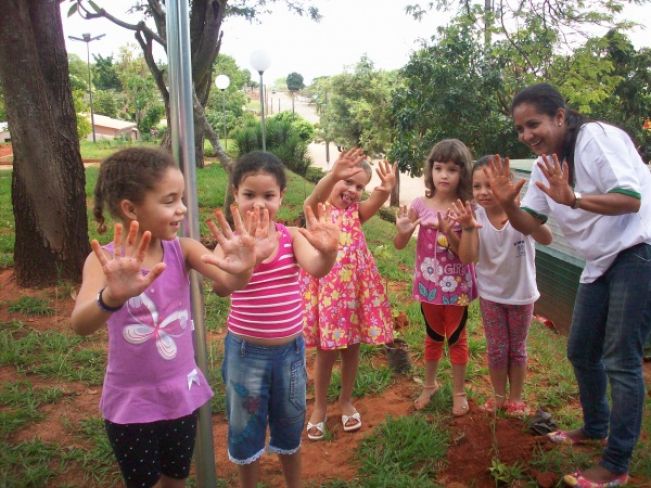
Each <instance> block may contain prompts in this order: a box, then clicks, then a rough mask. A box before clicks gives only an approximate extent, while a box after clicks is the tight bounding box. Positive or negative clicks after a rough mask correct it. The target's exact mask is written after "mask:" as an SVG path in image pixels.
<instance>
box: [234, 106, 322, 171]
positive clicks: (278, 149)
mask: <svg viewBox="0 0 651 488" xmlns="http://www.w3.org/2000/svg"><path fill="white" fill-rule="evenodd" d="M265 125H266V143H267V151H269V152H272V153H274V154H275V155H276V156H278V157H279V158H280V160H281V161H282V162H283V163H285V166H287V167H288V168H289V169H291V170H292V171H294V172H295V173H298V174H300V175H305V173H306V171H307V168H308V166H309V165H310V159H309V157H308V155H307V146H308V144H309V142H310V141H311V140H312V137H313V135H314V127H313V126H312V124H310V123H309V122H308V121H306V120H305V119H302V118H301V117H299V116H298V115H292V114H290V113H288V112H282V113H280V114H278V115H276V116H275V117H270V118H269V119H267V120H266V124H265ZM232 136H233V139H235V142H236V144H237V147H238V150H239V153H240V154H245V153H247V152H251V151H256V150H260V149H261V148H262V131H261V126H260V122H259V121H257V120H251V119H249V120H246V121H245V122H244V124H243V125H241V126H240V127H238V128H236V129H235V130H234V131H233V133H232Z"/></svg>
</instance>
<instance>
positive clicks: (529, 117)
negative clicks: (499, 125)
mask: <svg viewBox="0 0 651 488" xmlns="http://www.w3.org/2000/svg"><path fill="white" fill-rule="evenodd" d="M513 123H514V124H515V130H516V131H517V132H518V139H520V141H521V142H523V143H524V144H526V145H527V146H529V147H530V148H531V150H532V151H533V152H534V153H536V154H538V155H541V154H553V153H556V154H560V153H561V152H562V149H563V140H564V139H565V133H566V130H567V127H566V126H565V110H564V109H562V108H560V109H558V111H557V112H556V115H554V116H553V117H551V116H549V115H547V114H544V113H541V112H539V111H538V109H537V107H536V106H535V105H534V104H531V103H526V102H525V103H521V104H520V105H517V106H516V107H515V108H514V109H513Z"/></svg>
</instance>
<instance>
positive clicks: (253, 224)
mask: <svg viewBox="0 0 651 488" xmlns="http://www.w3.org/2000/svg"><path fill="white" fill-rule="evenodd" d="M231 211H232V214H233V223H234V224H235V232H233V230H232V229H231V226H230V225H229V224H228V222H227V221H226V218H225V217H224V214H223V212H222V211H221V210H220V209H216V210H215V217H216V219H217V222H218V223H219V227H217V224H215V222H214V221H213V220H207V221H206V224H207V225H208V228H209V229H210V232H211V233H212V235H213V237H214V238H215V239H216V240H217V243H218V244H219V247H215V250H214V252H213V254H205V255H203V256H201V259H202V260H203V262H205V263H208V264H212V265H214V266H217V267H218V268H220V269H222V270H224V271H226V272H227V273H230V274H239V273H242V272H246V271H248V270H250V269H251V268H253V266H255V263H256V254H255V237H254V236H253V235H251V234H252V233H253V234H254V235H259V236H260V238H261V239H262V238H263V237H264V236H266V234H265V229H263V228H262V223H261V219H260V218H259V215H258V214H256V213H255V212H250V213H249V214H248V215H247V216H246V224H244V223H243V222H242V216H241V215H240V211H239V209H238V208H237V207H236V206H233V207H231ZM266 232H267V233H268V232H269V221H268V220H267V228H266ZM219 252H221V256H220V255H219Z"/></svg>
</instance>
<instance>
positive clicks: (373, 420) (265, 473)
mask: <svg viewBox="0 0 651 488" xmlns="http://www.w3.org/2000/svg"><path fill="white" fill-rule="evenodd" d="M389 287H390V288H392V291H393V292H404V291H405V290H404V289H403V287H402V286H398V285H397V284H395V283H389ZM66 293H67V295H66ZM70 295H71V293H70V290H67V291H66V292H65V293H64V292H63V291H62V290H61V289H60V288H59V289H57V288H54V287H52V288H45V289H23V288H19V287H18V286H17V285H16V283H15V280H14V278H13V273H12V270H11V269H6V270H2V271H0V322H9V321H11V320H20V321H22V322H24V323H25V324H26V325H27V326H28V327H29V328H33V329H35V330H39V331H44V330H57V331H60V332H63V331H68V330H69V316H70V311H71V309H72V306H73V299H72V297H71V296H70ZM21 296H35V297H41V298H43V299H46V300H48V302H49V303H50V306H51V307H52V308H53V309H54V314H53V315H52V316H29V315H23V314H21V313H17V312H9V311H8V306H7V304H8V303H12V302H14V301H16V300H17V299H18V298H20V297H21ZM399 321H406V317H402V318H400V319H399ZM396 325H397V326H398V327H404V326H406V325H407V324H406V323H404V324H403V323H401V324H396ZM210 340H221V335H218V334H210ZM375 361H377V363H378V364H377V365H380V364H382V365H383V364H386V363H385V359H384V357H382V356H381V357H378V358H377V360H375V359H374V362H375ZM313 364H314V353H313V352H312V351H310V352H308V374H309V376H310V380H312V367H313ZM645 378H646V380H647V384H650V383H651V363H649V362H647V363H645ZM21 379H25V377H24V376H22V375H20V374H18V373H17V372H16V371H15V369H14V368H12V367H6V366H5V367H0V385H4V384H7V383H11V382H15V381H17V380H21ZM26 379H27V380H28V381H30V382H31V383H32V385H33V386H34V387H35V388H43V387H55V386H56V387H58V388H60V389H62V390H63V391H64V395H63V398H62V399H61V400H59V401H58V402H57V403H55V404H52V405H45V406H43V407H42V410H41V411H42V412H43V413H44V414H45V416H44V419H43V420H42V421H40V422H37V423H33V424H31V425H30V426H29V427H28V428H26V429H22V430H20V431H18V432H17V433H15V434H14V435H13V437H12V439H11V441H12V442H20V441H24V440H28V439H41V440H42V441H44V442H48V443H54V444H58V445H60V446H61V447H62V448H67V447H81V448H83V447H85V446H84V442H86V441H84V440H83V439H81V438H80V437H79V436H78V435H77V434H76V433H75V432H74V429H72V428H71V425H72V424H73V423H74V422H76V421H78V420H79V419H85V418H91V417H97V416H98V415H99V410H98V405H99V398H100V394H101V387H88V386H86V385H83V384H81V383H75V382H62V381H59V380H56V379H47V378H43V377H40V376H36V375H29V376H27V378H26ZM477 385H480V386H477ZM488 385H489V383H488V380H486V381H485V382H484V381H480V382H476V384H475V386H474V388H484V387H486V388H489V386H488ZM419 388H420V385H418V384H417V383H416V382H414V380H413V379H412V378H411V377H410V376H408V375H407V376H397V377H396V380H395V381H394V383H393V384H392V385H391V386H390V387H389V388H388V389H386V390H385V391H384V393H383V394H382V395H378V396H372V395H371V396H366V397H364V398H360V399H357V400H356V402H355V405H356V407H357V409H358V410H359V412H360V414H361V416H362V422H363V427H362V428H361V429H360V430H359V431H358V432H354V433H346V432H344V431H343V428H342V425H341V412H340V411H339V408H338V406H337V405H336V404H332V405H330V406H329V408H328V420H327V429H328V431H329V432H330V433H331V439H328V440H325V441H319V442H314V441H310V440H308V439H307V437H305V438H304V440H303V448H302V456H303V478H304V480H305V482H306V483H312V484H313V485H315V486H319V484H321V483H325V482H326V481H328V480H333V479H337V480H351V479H354V478H355V477H356V476H357V473H358V468H359V464H358V461H357V460H356V456H355V454H356V451H357V449H358V446H359V444H360V442H361V441H362V440H364V439H365V438H366V437H368V436H369V435H371V434H372V433H373V431H374V429H375V427H377V426H378V425H380V424H381V423H383V422H384V421H385V420H386V418H387V417H388V416H391V417H394V418H396V417H401V416H404V415H411V414H413V399H414V397H415V396H416V395H417V394H418V391H419ZM487 391H488V390H487ZM311 403H312V400H311V399H308V412H309V411H310V410H311V407H312V405H311ZM73 421H74V422H73ZM493 422H494V423H493ZM212 425H213V428H212V431H213V439H214V445H215V451H216V465H217V470H218V476H219V478H225V479H226V480H228V484H229V486H237V468H236V466H235V465H234V464H232V463H230V462H229V461H228V455H227V451H226V445H227V442H226V438H227V423H226V419H225V417H224V416H223V415H222V414H216V415H214V416H213V423H212ZM450 432H451V434H450V437H451V444H450V447H449V450H448V454H447V459H446V461H445V467H444V469H443V471H442V472H440V473H439V475H438V479H437V482H438V483H440V484H441V485H442V486H448V487H457V488H463V487H471V486H472V487H477V488H483V487H486V488H488V487H494V486H495V480H494V479H492V477H491V475H490V472H489V467H490V465H491V460H492V459H494V458H498V459H499V460H500V462H501V463H503V464H507V465H513V464H516V463H520V464H521V465H522V466H523V467H524V469H525V470H529V469H530V466H529V464H530V463H529V461H530V459H531V458H532V455H533V453H534V450H535V449H536V448H537V447H540V448H541V449H550V448H552V446H551V445H549V444H547V443H546V442H545V440H544V439H541V438H537V437H535V436H532V435H531V434H529V433H528V432H527V429H526V426H525V424H524V423H523V422H522V421H520V420H517V419H506V418H497V419H493V418H492V417H491V416H490V415H489V414H486V413H484V412H481V411H480V410H479V409H478V407H477V405H475V404H474V403H472V402H471V411H470V413H469V414H468V415H466V416H464V417H461V418H452V419H451V420H450ZM261 471H262V472H261V480H262V481H264V483H265V486H270V487H276V486H283V484H284V483H283V477H282V473H281V470H280V464H279V462H278V460H277V459H276V457H275V456H268V455H267V456H263V458H262V461H261ZM532 474H533V475H534V476H535V477H536V478H537V479H538V481H539V485H540V486H554V485H555V483H556V482H557V481H558V475H557V474H554V473H532ZM78 476H79V473H75V472H74V468H73V469H72V471H70V473H66V476H65V477H66V478H68V481H70V480H74V479H75V477H78ZM77 479H78V478H77ZM65 482H66V480H65V479H57V480H56V481H55V484H54V485H52V486H60V485H61V484H65Z"/></svg>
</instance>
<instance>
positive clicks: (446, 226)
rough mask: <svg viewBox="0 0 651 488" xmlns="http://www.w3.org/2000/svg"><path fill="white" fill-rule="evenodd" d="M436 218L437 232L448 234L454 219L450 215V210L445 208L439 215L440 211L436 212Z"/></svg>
mask: <svg viewBox="0 0 651 488" xmlns="http://www.w3.org/2000/svg"><path fill="white" fill-rule="evenodd" d="M436 218H437V219H438V221H437V225H436V228H437V229H438V230H439V232H442V233H443V234H445V235H446V236H449V235H450V232H452V227H453V226H454V220H452V218H451V217H450V210H446V211H445V214H443V215H441V212H436Z"/></svg>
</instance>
